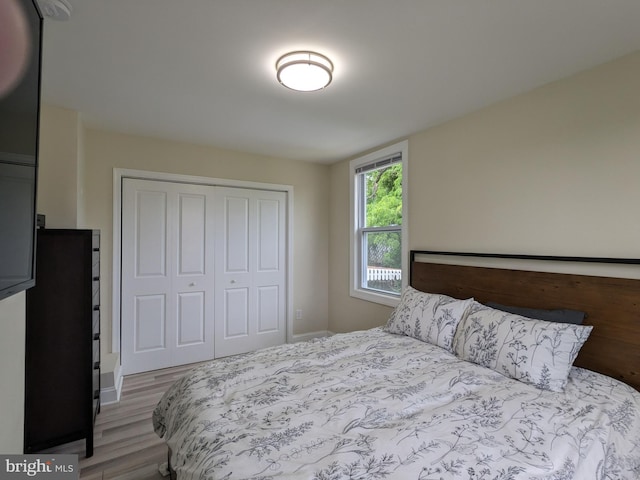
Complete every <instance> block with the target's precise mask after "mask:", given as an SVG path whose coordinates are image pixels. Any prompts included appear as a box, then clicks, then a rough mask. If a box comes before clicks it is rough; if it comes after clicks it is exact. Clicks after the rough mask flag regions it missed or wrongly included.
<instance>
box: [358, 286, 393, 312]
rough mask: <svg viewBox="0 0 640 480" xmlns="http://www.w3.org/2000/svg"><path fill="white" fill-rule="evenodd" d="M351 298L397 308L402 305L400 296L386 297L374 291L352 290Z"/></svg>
mask: <svg viewBox="0 0 640 480" xmlns="http://www.w3.org/2000/svg"><path fill="white" fill-rule="evenodd" d="M351 296H352V297H354V298H359V299H360V300H366V301H368V302H373V303H379V304H381V305H387V306H389V307H394V308H395V307H397V306H398V303H400V295H385V294H384V293H377V292H375V291H372V290H361V289H355V288H354V289H351Z"/></svg>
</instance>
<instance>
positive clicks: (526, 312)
mask: <svg viewBox="0 0 640 480" xmlns="http://www.w3.org/2000/svg"><path fill="white" fill-rule="evenodd" d="M486 305H487V307H491V308H495V309H497V310H502V311H503V312H509V313H515V314H516V315H521V316H523V317H529V318H535V319H537V320H546V321H547V322H556V323H573V324H575V325H582V322H583V321H584V317H586V316H587V314H586V313H584V312H580V311H578V310H569V309H567V308H561V309H557V310H541V309H538V308H525V307H512V306H510V305H500V304H499V303H494V302H487V303H486Z"/></svg>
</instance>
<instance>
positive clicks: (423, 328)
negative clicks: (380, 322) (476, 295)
mask: <svg viewBox="0 0 640 480" xmlns="http://www.w3.org/2000/svg"><path fill="white" fill-rule="evenodd" d="M472 302H473V299H472V298H470V299H468V300H457V299H455V298H451V297H448V296H446V295H440V294H437V293H425V292H420V291H418V290H416V289H415V288H413V287H407V288H405V289H404V291H403V292H402V295H401V296H400V303H399V304H398V306H397V307H396V308H395V310H394V311H393V313H391V317H389V321H388V322H387V326H386V331H387V332H389V333H398V334H401V335H407V336H409V337H413V338H416V339H418V340H421V341H423V342H427V343H431V344H433V345H437V346H439V347H442V348H444V349H446V350H448V351H450V352H452V351H453V337H454V335H455V333H456V329H457V327H458V323H460V321H461V320H462V317H463V315H464V312H465V311H466V310H467V308H469V306H470V305H471V303H472Z"/></svg>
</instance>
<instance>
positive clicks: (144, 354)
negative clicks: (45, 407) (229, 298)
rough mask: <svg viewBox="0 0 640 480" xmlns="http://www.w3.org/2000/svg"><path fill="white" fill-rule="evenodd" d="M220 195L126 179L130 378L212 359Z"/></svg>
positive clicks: (125, 331)
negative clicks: (216, 217)
mask: <svg viewBox="0 0 640 480" xmlns="http://www.w3.org/2000/svg"><path fill="white" fill-rule="evenodd" d="M213 192H214V187H211V186H203V185H192V184H182V183H171V182H162V181H151V180H138V179H124V180H123V193H122V206H123V212H122V250H121V251H122V283H121V286H122V293H121V315H122V317H121V321H122V345H121V350H122V368H123V372H124V373H125V374H131V373H138V372H143V371H149V370H155V369H158V368H165V367H170V366H175V365H183V364H187V363H192V362H198V361H203V360H209V359H212V358H213V357H214V341H213V338H214V326H213V320H214V310H213V301H214V294H213V291H214V274H213V252H212V247H213V236H214V228H213V221H212V219H213V201H214V195H213Z"/></svg>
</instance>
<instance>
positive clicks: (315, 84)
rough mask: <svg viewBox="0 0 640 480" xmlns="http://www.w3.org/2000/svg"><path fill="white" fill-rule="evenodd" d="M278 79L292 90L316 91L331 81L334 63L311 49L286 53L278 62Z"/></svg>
mask: <svg viewBox="0 0 640 480" xmlns="http://www.w3.org/2000/svg"><path fill="white" fill-rule="evenodd" d="M276 70H277V72H278V74H277V77H278V81H279V82H280V83H281V84H282V85H284V86H285V87H287V88H290V89H291V90H297V91H299V92H314V91H316V90H322V89H323V88H325V87H326V86H327V85H329V84H330V83H331V79H332V73H333V63H332V62H331V60H329V59H328V58H327V57H325V56H324V55H321V54H319V53H316V52H309V51H296V52H290V53H285V54H284V55H282V56H281V57H280V58H279V59H278V61H277V62H276Z"/></svg>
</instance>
